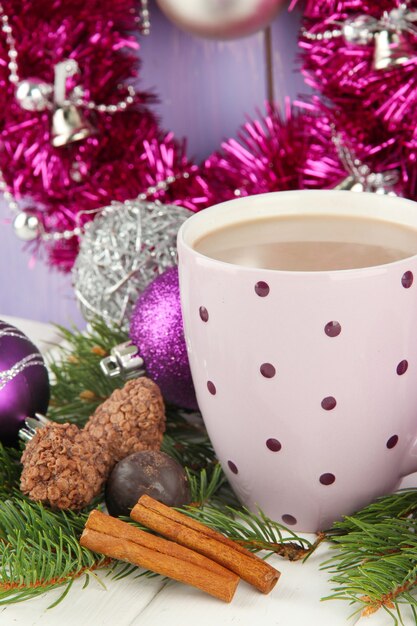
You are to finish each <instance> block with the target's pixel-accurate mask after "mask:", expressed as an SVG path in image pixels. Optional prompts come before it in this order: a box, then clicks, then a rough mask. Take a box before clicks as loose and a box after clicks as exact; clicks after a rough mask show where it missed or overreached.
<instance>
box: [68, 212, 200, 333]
mask: <svg viewBox="0 0 417 626" xmlns="http://www.w3.org/2000/svg"><path fill="white" fill-rule="evenodd" d="M190 215H191V212H190V211H189V210H188V209H184V208H183V207H178V206H176V205H172V204H169V205H168V204H161V203H159V202H143V201H139V200H132V201H127V202H123V203H122V202H114V203H112V204H111V205H110V206H108V207H105V208H104V209H103V210H102V211H100V213H99V214H98V215H97V217H96V218H95V219H94V221H92V222H90V223H89V224H87V226H86V227H85V234H84V235H83V237H82V239H81V243H80V251H79V253H78V256H77V259H76V261H75V265H74V269H73V284H74V289H75V294H76V296H77V298H78V301H79V304H80V307H81V310H82V313H83V315H84V317H85V319H86V320H87V321H89V320H91V319H93V318H94V317H97V316H99V317H101V318H103V319H104V320H106V321H107V322H110V323H115V324H120V325H121V326H122V327H123V328H125V329H126V330H127V329H128V328H129V318H130V313H131V311H132V308H133V306H134V304H135V302H136V301H137V299H138V296H139V294H140V293H142V291H143V290H144V289H145V287H147V285H148V284H149V283H150V282H151V281H152V280H153V279H154V278H156V276H158V274H161V273H162V272H163V271H164V270H166V269H167V268H168V267H172V266H173V265H176V263H177V246H176V238H177V232H178V229H179V227H180V226H181V224H182V223H183V222H184V221H185V220H186V219H187V218H188V217H189V216H190Z"/></svg>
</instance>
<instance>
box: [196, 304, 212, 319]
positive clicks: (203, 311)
mask: <svg viewBox="0 0 417 626" xmlns="http://www.w3.org/2000/svg"><path fill="white" fill-rule="evenodd" d="M198 312H199V313H200V317H201V319H202V320H203V322H208V318H209V314H208V311H207V309H206V307H205V306H201V307H200V308H199V310H198Z"/></svg>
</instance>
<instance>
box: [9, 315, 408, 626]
mask: <svg viewBox="0 0 417 626" xmlns="http://www.w3.org/2000/svg"><path fill="white" fill-rule="evenodd" d="M0 319H6V320H7V321H10V322H11V323H12V324H14V325H15V326H18V327H19V328H20V329H21V330H23V332H25V333H26V334H27V335H28V336H29V337H30V338H31V339H32V340H33V341H34V342H35V344H36V345H38V347H39V348H40V349H41V350H42V351H43V352H46V351H47V350H48V349H50V347H51V344H53V343H56V341H57V333H56V331H55V330H54V329H53V328H51V327H50V326H47V325H44V324H39V323H35V322H30V321H28V320H20V319H16V318H10V317H8V318H6V317H2V316H1V315H0ZM410 480H411V482H412V481H414V486H415V485H417V482H416V479H415V477H413V479H409V481H410ZM311 539H313V537H311ZM330 553H331V549H330V547H329V546H328V545H322V546H321V547H320V548H319V549H318V550H317V552H316V553H315V554H314V555H313V556H312V557H311V558H310V559H309V560H308V561H307V562H306V563H304V564H302V563H299V562H297V563H289V562H287V561H284V560H282V559H280V558H278V557H274V558H271V559H270V563H271V564H272V565H274V566H275V567H276V568H277V569H279V570H280V571H281V578H280V580H279V581H278V584H277V585H276V587H275V588H274V589H273V591H272V592H271V593H270V594H269V595H268V596H264V595H263V594H261V593H259V592H258V591H256V590H254V589H253V588H252V587H250V586H249V585H247V584H246V583H244V582H241V583H240V584H239V587H238V589H237V592H236V595H235V597H234V599H233V601H232V602H231V604H224V603H223V602H221V601H220V600H216V599H214V598H211V597H210V596H207V595H206V594H204V593H202V592H200V591H198V590H197V589H194V588H191V587H188V586H185V585H181V584H179V583H175V582H173V581H169V582H166V581H164V580H162V579H160V578H159V577H158V578H153V579H146V578H139V579H135V577H134V576H130V577H128V578H125V579H123V580H122V581H113V580H111V578H106V577H105V572H97V575H98V576H99V577H100V578H101V579H102V580H103V581H104V584H105V586H106V589H103V587H102V585H100V584H99V583H98V582H97V581H96V580H94V578H91V580H90V584H89V585H88V587H87V588H86V589H84V590H83V589H82V585H83V580H79V581H76V582H75V584H74V585H73V587H72V589H71V591H70V592H69V594H68V595H67V597H66V598H65V599H64V600H63V602H62V603H61V604H59V605H58V606H57V607H55V608H53V609H49V610H48V607H49V605H51V604H52V603H53V602H54V601H55V600H56V599H57V598H58V597H59V595H60V593H61V592H62V590H54V591H51V592H48V593H46V594H43V595H42V596H40V597H38V598H36V599H33V600H29V601H26V602H23V603H20V604H15V605H8V606H5V607H0V625H1V626H34V625H37V624H41V625H48V626H57V625H59V626H69V625H71V626H72V625H73V624H74V625H77V626H107V625H108V626H134V625H135V626H136V625H138V626H139V625H140V626H196V625H197V624H198V626H206V625H207V626H208V625H210V626H213V625H221V626H229V625H230V626H255V625H257V624H262V626H346V625H350V626H351V625H352V624H356V623H357V622H358V619H359V618H358V616H356V617H355V618H349V616H350V615H351V614H352V612H353V611H354V608H353V607H351V606H349V605H347V603H345V602H340V601H333V600H332V601H326V602H322V601H321V598H322V597H324V596H326V595H329V593H330V592H331V585H330V583H329V581H328V574H327V573H326V572H325V571H323V570H321V569H320V565H321V564H322V563H323V562H324V561H325V560H326V559H327V558H328V556H329V555H330ZM403 618H404V624H405V626H412V625H414V624H415V621H414V618H413V617H412V615H411V612H410V611H408V610H406V609H405V610H404V611H403ZM359 623H360V624H363V625H364V626H390V625H392V623H393V622H392V620H391V619H390V617H389V616H388V615H387V614H386V613H385V612H384V611H379V612H378V613H375V614H374V615H372V616H370V617H367V618H362V619H360V620H359Z"/></svg>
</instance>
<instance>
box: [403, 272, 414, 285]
mask: <svg viewBox="0 0 417 626" xmlns="http://www.w3.org/2000/svg"><path fill="white" fill-rule="evenodd" d="M413 280H414V276H413V272H410V271H408V272H404V274H403V275H402V278H401V284H402V286H403V287H404V289H410V287H411V285H412V284H413Z"/></svg>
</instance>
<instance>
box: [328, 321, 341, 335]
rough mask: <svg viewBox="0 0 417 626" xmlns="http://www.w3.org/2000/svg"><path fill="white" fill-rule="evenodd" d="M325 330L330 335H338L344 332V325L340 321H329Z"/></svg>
mask: <svg viewBox="0 0 417 626" xmlns="http://www.w3.org/2000/svg"><path fill="white" fill-rule="evenodd" d="M324 332H325V333H326V335H327V336H328V337H337V336H338V335H340V333H341V332H342V327H341V325H340V324H339V322H335V321H333V322H327V324H326V326H325V327H324Z"/></svg>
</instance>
